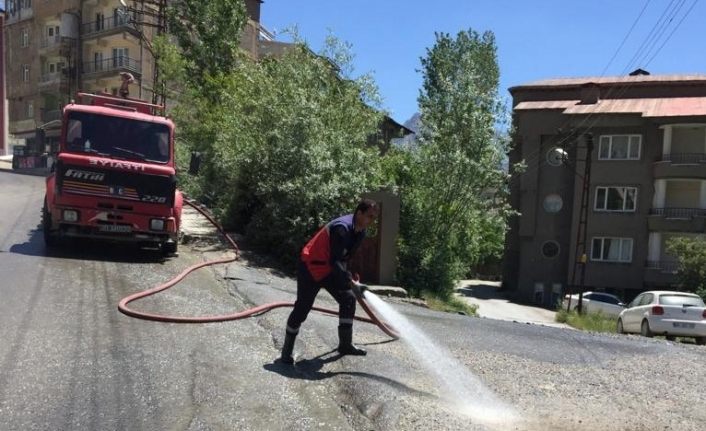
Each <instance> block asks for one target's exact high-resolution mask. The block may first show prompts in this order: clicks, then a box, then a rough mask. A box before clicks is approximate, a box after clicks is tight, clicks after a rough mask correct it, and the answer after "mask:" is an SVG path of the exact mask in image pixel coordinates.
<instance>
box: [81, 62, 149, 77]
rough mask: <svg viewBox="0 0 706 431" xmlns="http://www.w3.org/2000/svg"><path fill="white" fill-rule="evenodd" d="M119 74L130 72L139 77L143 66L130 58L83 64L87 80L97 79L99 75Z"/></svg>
mask: <svg viewBox="0 0 706 431" xmlns="http://www.w3.org/2000/svg"><path fill="white" fill-rule="evenodd" d="M118 72H130V73H132V74H134V75H135V77H138V76H139V75H141V74H142V65H141V64H140V62H139V61H137V60H135V59H134V58H130V57H113V58H108V59H105V60H100V61H88V62H85V63H83V74H84V76H85V77H86V78H87V79H91V78H96V77H98V76H99V75H111V74H115V73H118ZM86 75H95V76H86Z"/></svg>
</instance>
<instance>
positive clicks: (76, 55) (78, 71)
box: [3, 0, 269, 152]
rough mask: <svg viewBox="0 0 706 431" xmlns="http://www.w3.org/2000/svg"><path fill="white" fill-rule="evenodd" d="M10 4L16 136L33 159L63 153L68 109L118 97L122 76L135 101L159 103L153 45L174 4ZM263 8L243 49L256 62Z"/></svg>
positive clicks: (251, 5) (7, 32)
mask: <svg viewBox="0 0 706 431" xmlns="http://www.w3.org/2000/svg"><path fill="white" fill-rule="evenodd" d="M125 3H126V4H127V8H125V7H123V6H122V5H121V2H120V1H119V0H51V1H47V0H7V1H6V7H7V15H6V21H5V26H4V28H3V32H4V36H5V50H6V53H7V54H6V60H7V61H6V64H5V71H6V79H7V98H8V111H9V133H10V135H12V137H13V139H15V142H20V143H24V144H25V145H26V146H27V148H28V149H29V150H30V151H33V152H44V151H47V150H51V149H52V148H53V147H55V146H56V145H57V142H58V136H59V133H60V129H59V127H60V115H61V108H62V107H63V106H64V105H65V104H66V103H68V102H69V101H70V100H71V99H72V98H74V97H75V94H76V93H77V92H78V91H85V92H97V91H106V92H109V93H113V94H117V91H118V88H119V86H120V83H121V81H120V73H121V72H129V73H131V74H132V75H133V77H134V78H135V84H134V85H133V86H131V96H133V97H138V98H141V99H145V100H152V99H153V96H154V93H155V88H154V80H155V61H154V57H153V55H152V52H151V41H152V39H153V38H154V36H155V35H156V34H157V33H158V32H159V31H160V30H161V29H163V28H164V19H163V16H164V14H163V11H164V10H165V8H166V4H167V0H150V1H146V0H127V1H126V2H125ZM261 3H262V2H261V1H260V0H247V1H246V8H247V12H248V15H249V21H248V25H247V26H246V29H245V30H244V34H243V37H242V39H241V46H243V48H245V49H246V50H248V49H250V50H252V55H253V56H257V51H256V50H257V40H258V39H259V38H260V36H261V34H266V35H269V33H267V32H266V30H264V29H262V28H261V26H260V24H259V17H260V4H261Z"/></svg>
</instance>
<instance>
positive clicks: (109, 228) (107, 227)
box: [98, 224, 132, 233]
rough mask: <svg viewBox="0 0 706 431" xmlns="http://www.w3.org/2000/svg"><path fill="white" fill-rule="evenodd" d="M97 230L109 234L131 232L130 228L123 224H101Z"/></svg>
mask: <svg viewBox="0 0 706 431" xmlns="http://www.w3.org/2000/svg"><path fill="white" fill-rule="evenodd" d="M98 230H99V231H101V232H110V233H130V232H132V228H131V227H130V226H128V225H124V224H101V225H98Z"/></svg>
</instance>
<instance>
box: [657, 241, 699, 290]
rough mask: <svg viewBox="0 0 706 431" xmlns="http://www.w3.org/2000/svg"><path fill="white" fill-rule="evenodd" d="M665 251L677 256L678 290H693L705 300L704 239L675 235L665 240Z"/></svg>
mask: <svg viewBox="0 0 706 431" xmlns="http://www.w3.org/2000/svg"><path fill="white" fill-rule="evenodd" d="M667 251H668V252H669V253H671V254H673V255H674V256H676V257H677V260H678V261H679V269H678V272H677V276H678V278H679V283H680V285H681V288H680V290H683V291H686V292H693V293H695V294H697V295H699V296H701V297H702V298H703V299H704V301H706V241H704V238H703V237H701V238H686V237H681V238H680V237H676V238H671V239H670V240H668V241H667Z"/></svg>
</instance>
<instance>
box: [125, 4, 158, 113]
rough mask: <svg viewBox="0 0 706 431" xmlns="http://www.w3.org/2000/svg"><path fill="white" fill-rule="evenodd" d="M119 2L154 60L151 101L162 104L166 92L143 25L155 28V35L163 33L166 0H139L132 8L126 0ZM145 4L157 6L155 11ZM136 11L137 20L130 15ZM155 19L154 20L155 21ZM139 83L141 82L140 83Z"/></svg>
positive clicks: (155, 57) (150, 42) (152, 48)
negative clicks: (136, 6)
mask: <svg viewBox="0 0 706 431" xmlns="http://www.w3.org/2000/svg"><path fill="white" fill-rule="evenodd" d="M120 4H121V5H122V7H123V13H124V14H125V15H126V16H127V17H128V20H130V22H131V23H132V24H133V25H134V26H135V30H137V32H138V33H139V35H140V39H141V42H142V43H144V46H145V47H147V50H148V51H149V52H150V55H152V59H153V61H154V67H153V69H152V103H153V104H155V105H157V104H160V103H159V102H160V100H161V104H162V105H164V104H166V100H165V99H166V94H165V91H164V85H163V83H161V82H160V79H161V78H160V73H159V65H158V64H157V60H158V57H157V55H156V54H155V51H154V47H153V45H152V41H151V40H149V39H147V37H146V36H145V33H144V29H143V28H144V26H147V27H152V28H154V29H156V33H157V36H160V35H162V34H163V33H166V29H167V19H166V10H167V1H166V0H140V8H139V9H138V8H134V7H130V6H128V4H127V1H126V0H120ZM145 4H147V5H152V6H156V7H157V11H156V12H155V11H154V10H149V11H148V10H147V9H146V8H145ZM131 12H132V13H136V14H140V15H141V19H140V20H139V21H137V20H135V19H134V18H131V17H130V13H131ZM145 17H150V18H151V19H150V20H149V21H148V20H147V19H146V18H145ZM155 21H156V22H155ZM140 85H141V84H140Z"/></svg>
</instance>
